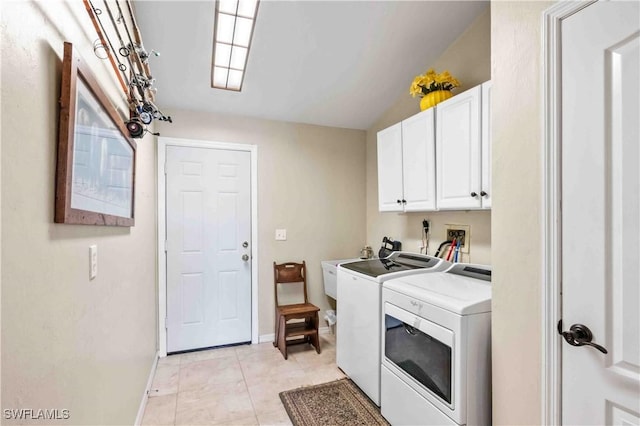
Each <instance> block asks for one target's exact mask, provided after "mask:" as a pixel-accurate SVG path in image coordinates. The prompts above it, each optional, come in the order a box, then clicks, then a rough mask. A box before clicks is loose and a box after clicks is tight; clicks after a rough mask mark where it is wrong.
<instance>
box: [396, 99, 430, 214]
mask: <svg viewBox="0 0 640 426" xmlns="http://www.w3.org/2000/svg"><path fill="white" fill-rule="evenodd" d="M434 115H435V114H434V109H433V108H429V109H427V110H425V111H422V112H421V113H419V114H416V115H414V116H412V117H410V118H407V119H406V120H404V121H402V182H403V194H404V197H403V199H404V200H406V203H405V205H404V210H405V211H426V210H435V209H436V182H435V179H436V173H435V170H436V160H435V129H434V127H435V121H434V120H435V117H434Z"/></svg>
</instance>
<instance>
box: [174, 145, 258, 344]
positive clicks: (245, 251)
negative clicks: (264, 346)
mask: <svg viewBox="0 0 640 426" xmlns="http://www.w3.org/2000/svg"><path fill="white" fill-rule="evenodd" d="M250 160H251V154H250V153H249V152H246V151H233V150H222V149H207V148H193V147H178V146H168V147H167V150H166V227H167V230H166V232H167V234H166V235H167V246H166V253H167V257H166V259H167V352H176V351H184V350H190V349H197V348H204V347H210V346H219V345H225V344H231V343H240V342H248V341H250V340H251V262H250V253H251V248H250V244H251V239H250V238H251V179H250V177H251V176H250V173H251V169H250V163H251V161H250Z"/></svg>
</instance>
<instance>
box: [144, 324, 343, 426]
mask: <svg viewBox="0 0 640 426" xmlns="http://www.w3.org/2000/svg"><path fill="white" fill-rule="evenodd" d="M320 340H321V342H320V347H321V349H322V352H321V353H320V354H317V353H316V351H315V350H314V349H313V347H312V346H310V345H296V346H291V347H289V359H288V360H285V359H284V357H283V356H282V354H281V353H280V351H278V349H276V348H274V347H273V344H272V343H261V344H259V345H243V346H235V347H230V348H221V349H212V350H208V351H201V352H193V353H189V354H182V355H170V356H168V357H165V358H162V359H160V361H159V362H158V368H157V370H156V375H155V379H154V382H153V385H152V387H151V389H152V391H151V393H150V395H149V400H148V401H147V408H146V410H145V413H144V418H143V422H142V424H143V425H290V424H291V422H290V421H289V416H288V415H287V413H286V411H285V409H284V406H283V405H282V402H281V401H280V397H279V396H278V394H279V393H280V392H282V391H285V390H289V389H294V388H297V387H300V386H309V385H315V384H320V383H326V382H330V381H332V380H337V379H340V378H343V377H345V376H344V374H343V373H342V372H341V371H340V370H339V369H338V368H337V367H336V346H335V335H332V334H324V335H321V336H320Z"/></svg>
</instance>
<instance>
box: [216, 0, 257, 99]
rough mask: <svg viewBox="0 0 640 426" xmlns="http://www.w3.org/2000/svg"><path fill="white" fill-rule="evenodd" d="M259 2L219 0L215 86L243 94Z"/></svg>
mask: <svg viewBox="0 0 640 426" xmlns="http://www.w3.org/2000/svg"><path fill="white" fill-rule="evenodd" d="M257 12H258V0H217V1H216V16H215V21H214V33H213V64H212V67H211V87H213V88H216V89H226V90H233V91H237V92H239V91H240V90H241V89H242V82H243V81H244V73H245V67H246V65H247V58H248V56H249V48H250V47H251V36H252V35H253V28H254V26H255V22H256V14H257Z"/></svg>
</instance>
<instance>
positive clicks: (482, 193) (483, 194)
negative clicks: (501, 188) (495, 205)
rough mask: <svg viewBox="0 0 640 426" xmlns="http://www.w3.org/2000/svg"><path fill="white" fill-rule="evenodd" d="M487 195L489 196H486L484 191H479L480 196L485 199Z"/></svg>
mask: <svg viewBox="0 0 640 426" xmlns="http://www.w3.org/2000/svg"><path fill="white" fill-rule="evenodd" d="M487 195H489V194H487V193H486V192H485V191H480V196H482V197H486V196H487Z"/></svg>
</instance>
